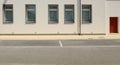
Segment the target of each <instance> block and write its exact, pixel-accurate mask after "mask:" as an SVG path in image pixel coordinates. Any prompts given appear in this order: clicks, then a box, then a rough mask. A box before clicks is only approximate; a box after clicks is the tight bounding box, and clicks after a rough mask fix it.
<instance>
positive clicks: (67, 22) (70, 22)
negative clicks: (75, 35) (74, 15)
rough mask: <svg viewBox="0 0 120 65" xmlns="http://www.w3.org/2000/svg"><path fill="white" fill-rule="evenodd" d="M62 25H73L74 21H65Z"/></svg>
mask: <svg viewBox="0 0 120 65" xmlns="http://www.w3.org/2000/svg"><path fill="white" fill-rule="evenodd" d="M64 24H74V21H65V22H64Z"/></svg>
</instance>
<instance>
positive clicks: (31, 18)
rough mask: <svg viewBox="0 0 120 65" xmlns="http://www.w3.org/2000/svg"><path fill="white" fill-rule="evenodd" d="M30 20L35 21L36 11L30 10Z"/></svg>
mask: <svg viewBox="0 0 120 65" xmlns="http://www.w3.org/2000/svg"><path fill="white" fill-rule="evenodd" d="M28 21H35V12H34V11H28Z"/></svg>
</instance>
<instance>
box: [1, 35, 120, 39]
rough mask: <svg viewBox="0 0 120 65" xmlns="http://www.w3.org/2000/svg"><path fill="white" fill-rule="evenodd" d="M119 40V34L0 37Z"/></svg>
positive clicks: (14, 36)
mask: <svg viewBox="0 0 120 65" xmlns="http://www.w3.org/2000/svg"><path fill="white" fill-rule="evenodd" d="M79 39H120V34H110V35H0V40H79Z"/></svg>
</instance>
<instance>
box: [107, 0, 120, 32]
mask: <svg viewBox="0 0 120 65" xmlns="http://www.w3.org/2000/svg"><path fill="white" fill-rule="evenodd" d="M106 10H107V11H106V15H107V16H106V20H107V23H106V24H107V26H106V31H107V34H109V33H110V17H118V18H119V20H118V32H119V33H120V0H107V2H106Z"/></svg>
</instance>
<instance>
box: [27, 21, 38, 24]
mask: <svg viewBox="0 0 120 65" xmlns="http://www.w3.org/2000/svg"><path fill="white" fill-rule="evenodd" d="M35 23H36V22H35V21H27V22H25V24H35Z"/></svg>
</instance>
